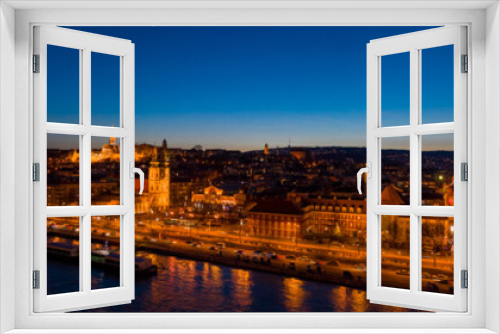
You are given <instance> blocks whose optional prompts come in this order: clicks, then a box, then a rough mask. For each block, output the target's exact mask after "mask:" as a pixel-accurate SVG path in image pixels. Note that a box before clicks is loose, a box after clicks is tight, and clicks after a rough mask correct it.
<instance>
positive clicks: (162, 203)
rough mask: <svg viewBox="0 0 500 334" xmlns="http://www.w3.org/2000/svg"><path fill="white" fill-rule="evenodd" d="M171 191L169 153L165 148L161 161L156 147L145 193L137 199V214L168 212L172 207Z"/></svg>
mask: <svg viewBox="0 0 500 334" xmlns="http://www.w3.org/2000/svg"><path fill="white" fill-rule="evenodd" d="M164 146H166V145H164ZM160 160H161V161H160ZM137 187H138V184H137V182H136V188H137ZM170 191H171V189H170V159H169V155H168V151H167V149H166V147H164V148H163V154H162V156H161V159H160V158H159V156H158V149H157V148H156V147H155V148H154V150H153V157H152V159H151V162H150V164H149V172H148V178H147V180H145V184H144V192H143V194H142V195H137V196H136V198H135V212H136V213H139V214H140V213H158V212H166V211H167V210H168V208H169V207H170ZM136 193H137V192H136Z"/></svg>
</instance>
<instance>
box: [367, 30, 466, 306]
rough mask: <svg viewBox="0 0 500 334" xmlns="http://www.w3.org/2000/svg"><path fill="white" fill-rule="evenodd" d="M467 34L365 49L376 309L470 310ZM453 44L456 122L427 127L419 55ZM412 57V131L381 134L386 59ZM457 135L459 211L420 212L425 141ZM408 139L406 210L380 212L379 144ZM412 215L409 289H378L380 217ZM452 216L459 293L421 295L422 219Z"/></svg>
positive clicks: (436, 34) (371, 289) (391, 41)
mask: <svg viewBox="0 0 500 334" xmlns="http://www.w3.org/2000/svg"><path fill="white" fill-rule="evenodd" d="M466 34H467V31H466V27H464V26H459V25H457V26H449V27H440V28H434V29H428V30H424V31H418V32H414V33H409V34H402V35H397V36H393V37H387V38H381V39H376V40H372V41H370V43H369V44H368V46H367V114H368V115H367V145H366V151H367V162H368V166H369V168H370V169H371V173H370V174H369V175H370V176H371V177H368V178H367V192H366V194H367V201H366V202H367V214H366V216H367V219H366V221H367V223H366V225H367V270H368V272H367V298H368V299H369V300H370V301H371V302H373V303H377V304H384V305H395V306H403V307H409V308H412V306H413V308H416V309H422V310H441V311H442V310H448V311H458V312H463V311H465V310H466V309H467V304H466V303H467V290H466V289H463V288H461V283H460V280H461V270H467V250H466V249H465V248H464V245H467V238H466V228H467V219H466V218H467V205H466V203H467V196H466V195H467V193H466V191H467V185H468V182H466V181H461V179H460V173H461V163H467V126H466V125H467V123H466V121H467V119H466V117H467V76H468V73H462V68H461V61H462V55H466V54H467V40H466ZM445 45H452V47H453V56H452V58H451V59H450V61H452V62H453V64H452V68H453V91H454V108H453V109H454V113H453V114H454V115H453V116H454V119H453V122H446V123H432V124H423V123H422V102H421V101H422V81H421V75H422V72H421V71H422V50H424V49H430V48H435V47H440V46H445ZM403 52H408V53H409V58H410V64H409V65H410V66H409V69H408V70H409V72H410V76H409V86H410V87H409V88H410V92H409V105H410V110H409V124H408V125H401V126H390V127H384V126H383V124H382V117H383V116H382V114H383V110H382V108H381V106H382V104H381V99H382V90H383V89H384V87H382V81H381V78H382V75H383V71H384V68H383V66H382V58H383V57H384V56H387V55H393V54H401V53H403ZM433 134H453V152H454V154H453V156H454V175H455V181H454V185H455V186H454V195H455V196H454V199H455V203H454V204H455V205H454V206H427V205H422V201H421V195H422V194H421V189H422V188H421V187H422V184H421V183H422V182H421V181H422V179H421V178H422V161H421V159H422V156H421V150H422V140H421V138H422V136H423V135H433ZM391 137H405V138H408V145H409V147H408V148H409V153H410V157H409V164H410V174H409V180H408V181H410V203H409V205H383V203H381V194H382V190H383V189H382V182H381V178H382V158H381V150H382V143H383V141H384V139H385V138H391ZM383 215H393V216H398V215H402V216H407V217H409V220H410V226H409V232H410V247H409V248H410V249H409V251H410V265H409V271H410V275H409V277H408V278H409V283H410V284H409V285H410V288H409V289H397V288H392V287H385V286H383V285H382V283H381V277H382V276H381V274H382V242H381V217H382V216H383ZM426 216H427V217H434V216H441V217H454V226H455V232H454V249H455V251H454V259H453V263H454V282H456V284H454V293H453V294H451V295H448V294H443V293H432V292H425V291H422V266H421V264H422V249H421V245H422V239H421V236H420V234H421V229H420V226H421V219H423V218H424V217H426Z"/></svg>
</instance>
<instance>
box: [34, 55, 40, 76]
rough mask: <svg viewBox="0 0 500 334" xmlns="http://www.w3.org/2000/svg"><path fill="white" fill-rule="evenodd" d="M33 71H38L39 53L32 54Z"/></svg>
mask: <svg viewBox="0 0 500 334" xmlns="http://www.w3.org/2000/svg"><path fill="white" fill-rule="evenodd" d="M33 73H40V55H33Z"/></svg>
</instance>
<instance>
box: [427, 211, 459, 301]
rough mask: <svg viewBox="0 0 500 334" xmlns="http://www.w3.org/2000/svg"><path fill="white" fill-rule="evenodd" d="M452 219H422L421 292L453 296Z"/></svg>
mask: <svg viewBox="0 0 500 334" xmlns="http://www.w3.org/2000/svg"><path fill="white" fill-rule="evenodd" d="M453 228H454V220H453V218H452V217H422V290H423V291H430V292H439V293H446V294H451V295H452V294H453V287H454V284H453V258H454V254H453V231H454V230H453Z"/></svg>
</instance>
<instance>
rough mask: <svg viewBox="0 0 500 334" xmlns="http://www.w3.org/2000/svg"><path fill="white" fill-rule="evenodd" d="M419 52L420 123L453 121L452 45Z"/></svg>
mask: <svg viewBox="0 0 500 334" xmlns="http://www.w3.org/2000/svg"><path fill="white" fill-rule="evenodd" d="M421 52H422V53H421V54H422V123H440V122H453V102H454V101H453V97H454V96H453V87H454V86H453V84H454V82H453V81H454V80H453V65H454V64H453V45H446V46H440V47H437V48H431V49H423V50H422V51H421Z"/></svg>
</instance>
